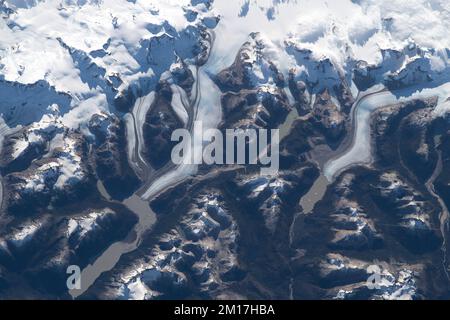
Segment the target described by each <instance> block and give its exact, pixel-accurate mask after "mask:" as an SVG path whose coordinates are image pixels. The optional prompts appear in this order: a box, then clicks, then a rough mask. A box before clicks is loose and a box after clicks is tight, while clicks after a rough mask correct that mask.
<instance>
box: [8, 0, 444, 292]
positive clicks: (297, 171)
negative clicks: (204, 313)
mask: <svg viewBox="0 0 450 320" xmlns="http://www.w3.org/2000/svg"><path fill="white" fill-rule="evenodd" d="M449 28H450V4H449V2H448V1H445V0H428V1H425V0H413V1H401V0H395V1H392V0H390V1H388V0H378V1H375V0H336V1H325V0H323V1H322V0H320V1H318V0H214V1H213V0H163V1H161V0H159V1H156V0H0V39H1V40H0V116H1V117H0V173H1V181H2V184H1V185H2V187H1V188H0V191H1V192H0V195H1V202H0V203H1V213H0V297H6V298H15V297H22V296H21V295H23V292H24V289H23V288H31V289H32V290H30V291H28V292H29V295H30V297H44V298H54V297H58V298H69V297H74V298H75V297H79V296H80V295H81V296H82V297H87V298H118V299H124V298H126V299H147V298H148V299H150V298H155V297H159V298H161V297H166V298H171V297H173V296H176V297H181V298H186V297H187V298H199V297H202V298H227V297H232V298H289V297H290V298H311V297H321V298H322V297H325V298H355V297H356V298H386V299H390V298H400V297H401V298H417V297H419V295H423V296H424V297H443V296H445V294H444V293H443V292H445V288H447V287H446V286H448V285H449V284H448V283H447V284H446V285H441V284H436V283H438V282H439V281H440V280H442V279H443V278H444V277H445V278H446V277H448V275H447V264H446V263H447V259H446V252H447V247H446V245H445V243H446V241H445V239H446V236H447V235H448V229H447V228H446V227H445V223H446V219H447V218H446V216H447V214H448V210H447V206H448V205H450V203H449V202H450V200H449V198H448V197H449V195H450V191H449V187H448V181H449V180H448V179H449V172H448V169H446V167H445V164H446V163H447V161H449V155H448V152H447V151H446V149H445V146H447V145H448V141H449V139H448V137H449V134H448V132H449V129H450V128H449V121H448V112H449V111H450V103H449V101H450V100H449V99H450V38H449V37H448V30H449ZM361 110H362V111H361ZM195 120H201V121H203V123H204V129H207V128H218V129H219V130H225V129H226V128H264V129H273V128H280V130H281V135H282V141H281V145H280V147H281V149H280V151H281V154H280V159H281V167H280V173H279V174H278V175H275V176H269V177H266V176H262V177H261V176H258V175H257V174H255V173H254V170H253V169H252V168H250V169H249V171H247V170H244V171H243V170H242V168H240V167H232V168H224V167H220V168H217V167H212V168H211V167H205V166H197V165H181V166H175V165H173V164H172V163H171V162H170V154H171V153H170V152H171V150H172V147H173V145H174V143H173V141H171V139H170V135H171V132H173V130H175V129H179V128H185V129H188V130H190V131H193V123H194V121H195ZM389 138H390V139H389ZM400 140H401V141H403V143H398V141H400ZM361 146H362V147H361ZM371 146H373V148H371ZM354 155H357V156H356V157H355V156H354ZM384 171H385V172H384ZM382 172H383V173H382ZM386 172H387V173H386ZM193 177H194V178H193ZM217 177H219V179H216V178H217ZM327 179H328V180H327ZM219 182H223V184H221V183H219ZM314 182H316V183H314ZM316 188H318V190H317V189H316ZM363 193H364V194H366V193H367V194H370V195H371V196H367V197H366V196H365V195H364V194H363ZM336 194H337V195H339V196H340V199H336V198H335V195H336ZM318 195H319V196H318ZM386 203H389V206H388V207H387V208H386V207H383V205H385V204H386ZM307 207H311V208H310V210H307ZM383 210H384V211H385V212H391V213H392V215H391V216H387V217H386V216H385V215H383V213H382V212H381V211H383ZM308 212H310V213H311V216H312V217H313V218H311V220H310V219H309V218H305V215H304V213H308ZM314 217H318V219H317V221H315V220H314ZM321 221H327V222H329V223H328V224H326V223H323V222H321ZM385 225H391V226H394V229H395V232H393V231H392V228H387V227H386V228H385ZM305 230H306V231H305ZM399 230H400V231H399ZM302 232H304V233H302ZM399 233H402V235H401V236H399V235H398V234H399ZM259 234H263V235H265V236H266V238H264V239H260V238H259V236H258V235H259ZM267 239H268V240H267ZM424 241H428V242H427V243H428V245H423V244H421V243H423V242H424ZM255 246H259V247H257V249H255V250H254V251H252V250H251V248H253V247H255ZM117 248H119V249H117ZM361 250H364V252H365V253H366V254H362V253H361ZM442 254H443V257H442V256H441V255H442ZM425 255H427V259H429V260H426V259H425V258H424V257H425ZM388 257H390V258H391V259H394V260H395V259H397V261H394V262H392V261H385V260H387V259H388ZM392 257H394V258H392ZM105 261H107V262H108V263H111V264H110V265H109V264H106V263H104V262H105ZM278 261H283V262H282V263H280V264H279V265H278V264H277V263H276V262H278ZM374 261H375V262H377V261H378V262H380V261H381V262H380V265H382V268H381V269H382V271H383V272H382V275H383V279H384V280H385V281H384V282H383V285H382V288H381V289H379V290H378V291H376V292H373V291H367V290H366V289H365V288H364V286H363V285H361V283H362V282H364V281H365V278H367V276H368V272H366V268H367V267H368V266H370V265H372V264H373V263H375V262H374ZM433 263H434V264H436V263H440V264H442V265H443V267H442V270H441V269H440V270H439V272H437V273H436V274H439V275H436V278H432V279H428V278H427V280H429V282H430V283H433V284H432V285H430V286H427V287H426V289H423V288H424V286H423V283H421V280H420V279H423V278H424V277H429V275H430V268H431V267H432V265H433ZM73 264H77V265H79V266H80V267H81V269H82V270H83V273H82V276H83V277H85V279H86V281H85V282H84V283H85V284H84V285H83V287H82V288H81V289H80V290H78V291H68V290H67V287H65V276H66V274H65V268H66V267H67V266H69V265H73ZM249 266H255V267H254V269H251V268H250V267H249ZM17 270H18V271H17ZM43 275H44V276H43ZM270 275H272V279H269V278H270ZM287 275H288V276H287ZM40 276H42V279H41V280H39V279H38V280H34V279H37V278H39V277H40ZM49 277H53V279H54V281H46V280H47V279H49ZM421 277H422V278H421ZM8 279H12V280H8ZM310 279H313V280H310ZM305 281H309V282H308V283H306V282H305ZM275 283H276V284H275ZM12 288H19V289H17V290H16V291H15V290H14V289H12ZM20 288H22V289H20ZM110 288H114V290H110ZM192 288H194V289H192ZM263 288H264V290H263ZM305 288H307V289H308V290H306V291H304V290H303V289H305ZM302 290H303V291H302ZM302 292H303V293H302ZM305 292H306V293H305Z"/></svg>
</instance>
